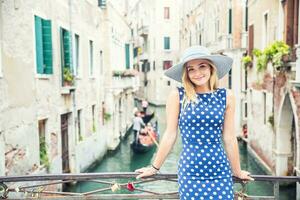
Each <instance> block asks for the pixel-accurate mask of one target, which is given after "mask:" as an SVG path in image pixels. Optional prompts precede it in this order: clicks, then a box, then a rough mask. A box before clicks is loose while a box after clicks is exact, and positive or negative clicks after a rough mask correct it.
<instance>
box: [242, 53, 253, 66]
mask: <svg viewBox="0 0 300 200" xmlns="http://www.w3.org/2000/svg"><path fill="white" fill-rule="evenodd" d="M242 63H243V65H244V67H247V66H250V64H251V63H252V58H251V57H250V56H249V55H247V56H244V57H242Z"/></svg>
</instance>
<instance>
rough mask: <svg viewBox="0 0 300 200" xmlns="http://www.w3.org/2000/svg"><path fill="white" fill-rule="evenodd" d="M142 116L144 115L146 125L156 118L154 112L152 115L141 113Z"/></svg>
mask: <svg viewBox="0 0 300 200" xmlns="http://www.w3.org/2000/svg"><path fill="white" fill-rule="evenodd" d="M141 114H142V119H143V122H144V123H145V124H147V123H148V122H150V120H151V119H152V118H153V117H154V112H152V113H151V114H145V113H143V112H141Z"/></svg>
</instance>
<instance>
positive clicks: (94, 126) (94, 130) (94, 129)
mask: <svg viewBox="0 0 300 200" xmlns="http://www.w3.org/2000/svg"><path fill="white" fill-rule="evenodd" d="M95 132H96V125H95V122H94V121H93V133H95Z"/></svg>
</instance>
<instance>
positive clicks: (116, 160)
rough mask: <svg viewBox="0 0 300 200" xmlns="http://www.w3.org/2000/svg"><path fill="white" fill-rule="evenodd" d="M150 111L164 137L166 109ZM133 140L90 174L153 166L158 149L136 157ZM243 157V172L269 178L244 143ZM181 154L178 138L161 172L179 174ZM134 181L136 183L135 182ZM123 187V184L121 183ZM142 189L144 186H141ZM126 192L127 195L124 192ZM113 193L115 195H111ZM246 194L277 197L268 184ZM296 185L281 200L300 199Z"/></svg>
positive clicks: (162, 187) (85, 187)
mask: <svg viewBox="0 0 300 200" xmlns="http://www.w3.org/2000/svg"><path fill="white" fill-rule="evenodd" d="M150 109H152V110H155V114H156V117H155V118H156V120H158V122H159V132H160V134H162V133H163V131H164V129H165V108H164V107H156V108H154V107H151V108H150ZM132 139H133V136H132V134H129V135H128V136H127V137H126V138H124V140H123V141H122V143H121V144H120V146H119V147H118V149H116V150H115V151H111V152H108V154H107V155H106V156H105V157H104V159H103V160H102V161H101V162H99V163H97V164H96V165H95V167H93V168H91V169H90V170H89V172H133V171H134V170H135V169H138V168H141V167H144V166H147V165H149V164H150V163H151V161H152V160H153V158H154V155H155V150H156V149H155V148H154V149H153V150H152V151H149V152H147V153H145V154H134V153H133V152H132V151H131V149H130V143H131V141H132ZM239 148H240V155H241V165H242V168H243V169H246V170H248V171H250V172H251V173H252V174H265V173H264V171H263V170H262V168H261V167H260V166H259V165H258V164H257V163H256V161H255V160H254V159H253V158H252V157H251V156H250V155H249V154H248V152H247V147H246V145H244V144H242V143H240V144H239ZM180 150H181V141H180V137H178V139H177V142H176V144H175V146H174V148H173V150H172V152H171V153H170V154H169V156H168V158H167V160H166V161H165V163H164V165H163V167H162V168H161V172H162V173H164V172H167V173H176V170H177V161H178V158H179V154H180ZM131 181H134V180H131ZM118 183H119V181H118ZM99 186H100V185H99V184H96V183H79V184H77V185H76V187H74V188H71V190H72V191H76V192H86V191H91V190H93V189H97V188H99ZM139 188H142V186H139ZM146 188H147V189H149V190H152V191H160V192H166V191H176V190H177V184H176V183H170V182H163V181H162V182H159V183H150V184H147V185H146ZM239 189H240V185H239V184H235V190H239ZM120 192H126V193H128V192H127V191H124V190H123V191H122V190H121V191H120ZM110 193H111V192H110ZM246 193H247V194H250V195H255V196H260V195H261V196H266V195H272V194H273V185H272V184H271V183H266V182H253V183H248V184H247V186H246ZM295 196H296V189H295V185H290V186H288V187H281V188H280V200H291V199H296V198H295Z"/></svg>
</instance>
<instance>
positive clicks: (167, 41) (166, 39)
mask: <svg viewBox="0 0 300 200" xmlns="http://www.w3.org/2000/svg"><path fill="white" fill-rule="evenodd" d="M164 49H170V37H164Z"/></svg>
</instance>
